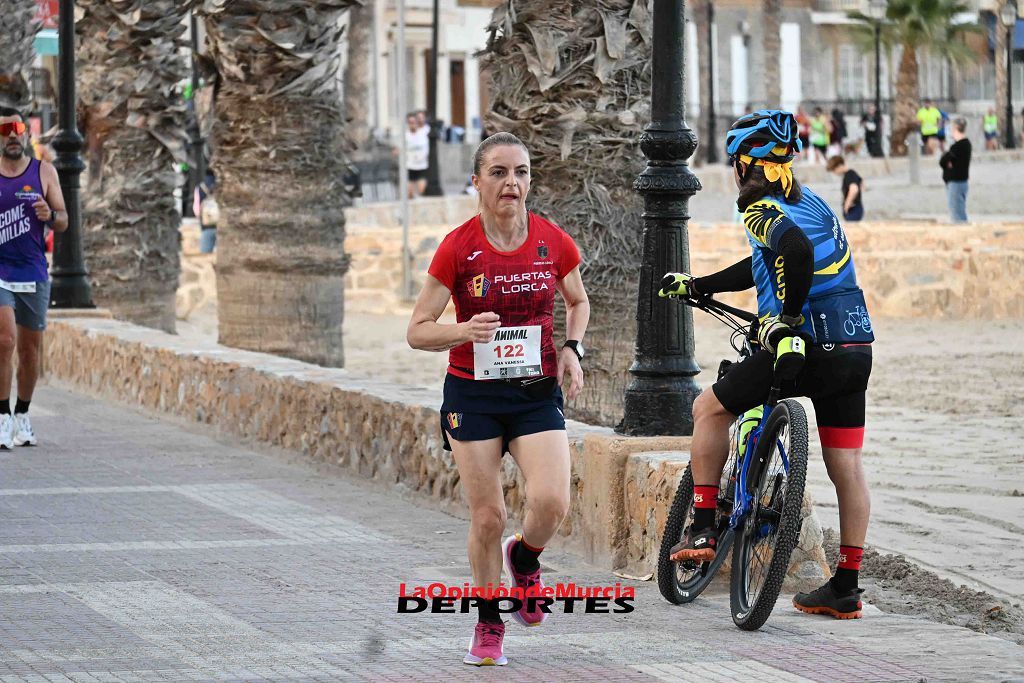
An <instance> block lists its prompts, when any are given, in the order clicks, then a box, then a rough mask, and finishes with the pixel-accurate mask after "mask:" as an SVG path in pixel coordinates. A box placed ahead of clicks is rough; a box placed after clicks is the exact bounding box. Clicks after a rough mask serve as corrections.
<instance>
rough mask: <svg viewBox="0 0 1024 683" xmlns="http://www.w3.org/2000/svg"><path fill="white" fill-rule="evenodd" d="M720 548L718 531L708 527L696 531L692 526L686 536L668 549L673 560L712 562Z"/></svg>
mask: <svg viewBox="0 0 1024 683" xmlns="http://www.w3.org/2000/svg"><path fill="white" fill-rule="evenodd" d="M717 549H718V531H716V530H715V529H712V528H711V527H708V528H707V529H701V530H700V531H698V532H696V533H695V532H694V530H693V527H692V526H691V527H690V528H689V529H688V530H687V532H686V536H684V537H683V540H682V541H680V542H679V543H676V544H675V545H674V546H672V549H671V550H669V551H668V556H669V559H670V560H672V561H673V562H710V561H711V560H713V559H715V551H716V550H717Z"/></svg>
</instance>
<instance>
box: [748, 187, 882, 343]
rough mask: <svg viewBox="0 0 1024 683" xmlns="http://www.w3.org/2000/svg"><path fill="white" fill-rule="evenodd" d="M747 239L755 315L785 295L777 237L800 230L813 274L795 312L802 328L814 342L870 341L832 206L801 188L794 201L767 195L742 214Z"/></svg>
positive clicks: (773, 309)
mask: <svg viewBox="0 0 1024 683" xmlns="http://www.w3.org/2000/svg"><path fill="white" fill-rule="evenodd" d="M743 223H744V225H745V226H746V229H747V239H748V240H749V241H750V246H751V248H752V249H753V259H752V260H751V263H752V266H751V268H752V270H753V274H754V284H755V285H756V287H757V309H758V315H759V316H761V317H764V316H769V315H779V314H780V313H781V312H782V303H783V301H785V299H786V280H785V275H784V272H783V263H784V261H783V257H782V256H781V255H780V253H779V241H780V240H781V238H782V236H783V235H785V234H786V233H787V232H788V231H790V230H793V229H796V230H800V231H802V232H803V233H804V235H806V236H807V239H808V240H809V241H810V243H811V245H812V246H813V248H814V277H813V278H812V280H811V290H810V293H809V294H808V296H807V301H805V302H804V305H803V308H802V309H801V313H802V314H803V316H804V322H803V324H802V325H801V326H800V330H801V331H802V332H806V333H807V334H809V335H811V336H812V337H813V338H814V340H815V341H816V342H818V343H829V342H862V343H863V342H871V341H873V340H874V336H873V334H872V333H871V322H870V320H869V318H868V313H867V308H866V306H865V305H864V295H863V292H861V290H860V287H858V286H857V274H856V272H855V271H854V267H853V255H852V252H851V249H850V243H849V241H848V240H847V239H846V234H845V233H844V232H843V226H842V225H840V224H839V219H838V218H837V217H836V215H835V213H833V212H832V209H830V208H829V207H828V205H827V204H826V203H825V202H824V201H822V199H821V198H820V197H819V196H818V195H816V194H814V193H813V192H812V191H810V190H808V189H807V188H802V196H801V198H800V201H798V202H794V203H791V202H789V201H787V200H786V199H785V198H783V197H781V196H767V197H764V198H762V199H759V200H758V201H756V202H754V203H753V204H751V205H750V206H748V207H747V210H746V211H745V212H744V213H743Z"/></svg>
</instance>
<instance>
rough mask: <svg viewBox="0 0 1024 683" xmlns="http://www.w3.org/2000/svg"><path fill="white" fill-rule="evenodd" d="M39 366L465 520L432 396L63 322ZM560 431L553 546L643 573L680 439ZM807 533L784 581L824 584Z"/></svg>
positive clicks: (816, 544) (521, 488)
mask: <svg viewBox="0 0 1024 683" xmlns="http://www.w3.org/2000/svg"><path fill="white" fill-rule="evenodd" d="M44 361H45V368H46V376H47V378H48V379H49V381H51V382H56V383H58V384H61V385H65V386H68V387H70V388H72V389H74V390H76V391H80V392H84V393H87V394H91V395H93V396H97V397H99V398H102V399H106V400H112V401H116V402H121V403H127V404H130V405H132V406H133V407H137V408H142V409H146V410H152V411H157V412H160V413H164V414H167V415H174V416H176V417H178V418H183V419H186V420H189V421H193V422H197V423H203V424H207V425H211V426H212V427H214V428H216V429H219V430H221V431H222V432H224V433H227V434H230V435H232V436H234V437H241V438H243V439H252V440H255V441H258V442H262V443H265V444H271V445H274V446H280V447H283V448H287V449H291V450H296V451H301V452H302V453H305V454H307V455H309V456H310V457H314V458H318V459H321V460H324V461H327V462H331V463H334V464H336V465H338V466H340V467H341V468H342V469H343V470H345V471H346V472H348V473H350V474H352V475H354V476H358V477H361V478H364V479H367V480H369V481H373V482H376V483H377V484H379V485H382V486H385V487H387V488H388V489H389V490H391V491H395V492H397V493H399V494H401V495H407V496H412V497H415V498H417V499H418V500H420V501H421V502H423V503H426V504H430V505H434V506H436V507H438V508H440V509H443V510H446V511H449V512H451V513H454V514H459V515H461V516H465V515H466V509H465V506H464V503H463V500H462V492H461V489H460V487H459V486H458V484H459V478H458V473H457V471H456V469H455V464H454V462H453V461H452V457H451V454H450V453H448V452H447V451H445V450H443V448H442V445H441V436H440V431H439V414H438V410H439V408H440V396H439V395H438V394H437V393H436V392H433V391H430V390H427V389H419V388H412V387H406V386H399V385H394V384H387V383H383V382H377V381H374V380H370V379H365V378H357V377H353V376H352V375H350V374H349V373H348V372H347V371H345V370H343V369H333V368H322V367H319V366H315V365H310V364H307V363H302V362H299V361H294V360H290V359H286V358H280V357H277V356H271V355H268V354H261V353H254V352H249V351H240V350H237V349H230V348H227V347H223V346H219V345H217V344H214V343H213V342H196V341H194V340H192V341H190V340H188V339H184V338H182V337H180V336H176V335H169V334H165V333H163V332H159V331H156V330H152V329H148V328H143V327H138V326H135V325H131V324H129V323H125V322H121V321H115V320H111V319H100V318H84V317H78V318H76V317H71V315H70V312H69V314H64V315H60V316H57V317H55V319H54V320H53V321H52V324H51V326H50V329H49V331H48V332H47V343H46V348H45V359H44ZM568 431H569V437H570V444H571V449H570V450H571V458H572V483H571V505H570V511H569V515H568V518H567V519H566V520H565V522H564V523H563V525H562V527H561V528H560V529H559V532H558V536H557V538H556V539H555V543H554V545H555V546H557V547H562V548H565V549H568V550H572V551H574V552H577V553H579V554H581V555H582V556H583V557H584V558H585V559H586V560H587V561H588V562H590V563H592V564H595V565H597V566H601V567H605V568H607V569H609V570H617V571H627V572H628V573H630V574H647V573H651V572H652V571H654V566H655V563H656V559H657V551H658V545H659V543H660V540H659V539H660V536H659V534H660V531H661V528H662V526H663V525H664V520H665V518H666V517H667V514H668V507H669V505H670V504H671V501H672V496H673V494H674V492H675V487H676V484H677V483H678V479H679V477H680V476H681V474H682V471H683V469H684V468H685V467H686V463H687V461H688V459H689V455H688V449H689V445H690V440H689V438H688V437H650V438H631V437H623V436H619V435H616V434H614V433H613V432H612V431H611V430H609V429H607V428H604V427H593V426H590V425H585V424H581V423H578V422H571V421H570V422H569V423H568ZM504 468H505V469H504V473H503V483H504V487H505V493H506V501H507V504H508V508H509V516H510V517H511V518H513V519H520V520H521V519H522V516H523V512H524V509H525V504H526V495H527V492H526V490H525V483H524V481H523V480H522V477H521V475H520V474H519V471H518V468H516V467H515V466H514V464H513V463H512V461H511V458H508V459H506V462H505V463H504ZM809 510H810V508H809V507H808V511H809ZM811 519H812V520H813V515H811ZM804 528H805V530H808V529H810V530H811V531H813V530H815V529H817V536H816V537H815V536H813V535H812V536H809V537H808V540H807V543H806V544H804V545H805V546H806V551H805V552H803V553H802V554H800V555H799V556H798V557H795V558H794V572H796V571H801V572H803V573H806V572H807V568H808V567H812V568H813V566H815V565H816V564H817V565H820V566H818V570H817V574H816V576H815V578H816V579H820V577H821V576H822V575H823V574H824V570H827V568H826V567H825V566H824V564H823V557H824V556H823V555H822V554H821V548H820V527H819V526H818V525H817V522H816V521H813V522H812V523H810V524H808V523H807V522H805V524H804ZM815 539H817V540H815Z"/></svg>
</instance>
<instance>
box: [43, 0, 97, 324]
mask: <svg viewBox="0 0 1024 683" xmlns="http://www.w3.org/2000/svg"><path fill="white" fill-rule="evenodd" d="M74 4H75V3H74V0H61V3H60V27H59V28H60V35H59V46H60V48H59V49H60V57H59V65H58V78H59V80H60V84H59V89H60V95H59V98H60V103H59V109H60V111H59V112H58V114H59V122H60V130H59V131H58V132H57V135H55V136H54V138H53V148H54V149H55V150H56V151H57V158H56V159H55V160H54V164H53V165H54V166H55V167H56V168H57V174H58V176H59V177H60V189H61V192H62V193H63V194H64V202H65V204H66V205H67V211H68V229H67V230H65V231H64V232H58V233H56V234H54V236H53V237H54V239H53V268H52V269H51V271H50V277H51V279H52V280H53V283H52V284H51V289H50V307H51V308H95V305H94V304H93V302H92V288H91V287H90V286H89V272H88V271H87V270H86V269H85V257H84V255H83V253H82V215H81V201H80V197H79V188H80V187H81V186H80V184H79V176H80V175H81V174H82V171H83V170H85V163H84V162H83V161H82V156H81V151H82V145H83V140H82V135H81V134H80V133H79V132H78V125H77V124H76V123H75V99H76V98H75V7H74Z"/></svg>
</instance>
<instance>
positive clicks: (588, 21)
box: [485, 0, 651, 424]
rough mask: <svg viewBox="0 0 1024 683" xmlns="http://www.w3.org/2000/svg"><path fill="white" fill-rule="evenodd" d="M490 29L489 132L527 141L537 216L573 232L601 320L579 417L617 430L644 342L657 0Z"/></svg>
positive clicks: (591, 345)
mask: <svg viewBox="0 0 1024 683" xmlns="http://www.w3.org/2000/svg"><path fill="white" fill-rule="evenodd" d="M490 28H491V30H492V31H493V33H492V36H491V39H490V40H489V41H488V45H487V48H486V49H485V66H486V68H489V69H490V73H491V74H492V79H493V81H492V82H493V94H492V109H491V112H490V113H489V114H488V116H487V129H488V130H489V131H495V132H496V131H508V132H511V133H514V134H516V135H518V136H519V137H520V138H521V139H522V140H523V142H525V143H526V146H527V147H528V148H529V150H530V157H531V163H532V169H533V190H532V191H531V201H530V204H531V209H532V210H534V211H537V212H538V213H541V214H544V215H546V216H548V217H550V218H551V219H552V220H554V221H555V222H556V223H557V224H558V225H560V226H562V227H563V228H564V229H565V230H566V231H568V232H569V234H571V235H572V236H573V238H574V239H575V240H576V243H577V244H578V245H579V246H580V249H581V252H582V254H583V258H584V260H583V266H582V271H583V279H584V282H585V284H586V286H587V291H588V294H589V296H590V300H591V320H590V327H589V329H588V330H587V340H588V344H587V349H588V355H587V384H586V389H585V391H584V394H583V395H582V396H581V397H580V398H579V399H578V400H577V401H576V402H575V406H574V408H575V416H576V417H577V418H578V419H585V420H587V421H592V422H597V423H602V424H613V423H615V422H617V421H618V420H619V419H621V417H622V401H623V391H624V389H625V387H626V384H627V383H628V380H629V375H628V372H627V371H628V368H629V365H630V363H631V361H632V360H633V346H634V341H635V338H636V322H635V321H636V292H637V281H638V276H639V271H640V256H641V244H640V236H641V233H642V230H643V224H642V221H641V218H640V214H641V211H642V203H641V201H640V198H639V197H638V196H637V194H636V193H635V192H634V191H633V189H632V184H633V181H634V179H635V178H636V176H637V174H638V173H639V172H640V171H641V170H642V169H643V166H644V161H643V156H642V154H641V152H640V149H639V147H638V145H637V138H638V137H639V135H640V133H641V131H642V127H643V125H644V124H645V123H646V122H647V120H648V119H649V98H650V87H651V81H650V79H651V75H650V69H649V66H648V65H649V60H650V54H651V19H650V15H649V14H648V11H647V3H646V2H645V1H644V0H636V1H634V0H596V1H595V2H586V3H580V2H572V1H571V0H556V1H555V2H552V1H551V0H517V2H515V3H507V4H506V3H502V4H501V5H500V6H499V7H498V8H497V9H495V13H494V17H493V20H492V22H491V26H490ZM560 319H561V315H560V314H556V320H560ZM559 324H561V323H559Z"/></svg>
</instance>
